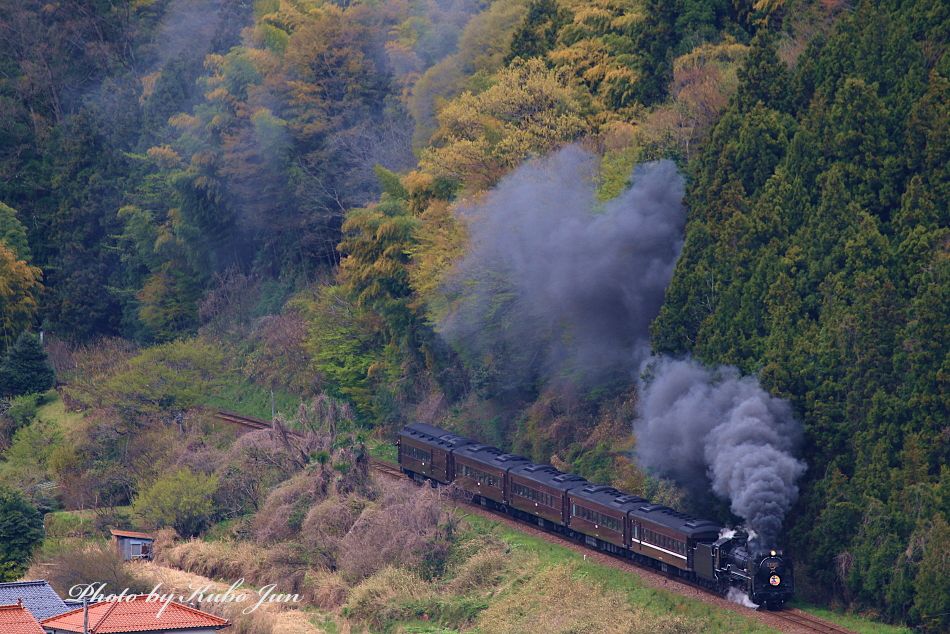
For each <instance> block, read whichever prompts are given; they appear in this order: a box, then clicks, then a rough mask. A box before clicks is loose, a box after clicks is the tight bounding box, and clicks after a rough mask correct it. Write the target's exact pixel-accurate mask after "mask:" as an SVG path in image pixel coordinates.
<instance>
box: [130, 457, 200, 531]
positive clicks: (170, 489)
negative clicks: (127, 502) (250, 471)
mask: <svg viewBox="0 0 950 634" xmlns="http://www.w3.org/2000/svg"><path fill="white" fill-rule="evenodd" d="M217 488H218V478H217V477H216V476H209V475H204V474H201V473H195V472H193V471H191V470H190V469H179V470H178V471H176V472H174V473H171V474H168V475H165V476H162V477H161V478H159V479H157V480H155V482H153V483H152V485H151V486H149V487H148V488H147V489H145V491H144V492H142V493H141V494H140V495H139V496H138V497H137V498H135V502H134V503H133V505H132V510H133V512H134V513H135V514H136V515H138V516H139V517H141V518H142V519H143V520H144V521H145V522H146V523H147V524H149V525H151V526H153V527H155V528H164V527H166V526H170V527H172V528H174V529H175V530H176V531H178V533H179V534H180V535H183V536H186V537H191V536H194V535H197V534H198V533H200V532H201V531H202V530H203V529H204V528H205V526H207V524H208V522H209V520H210V519H211V513H212V511H213V510H214V504H213V501H212V496H213V495H214V492H215V490H216V489H217Z"/></svg>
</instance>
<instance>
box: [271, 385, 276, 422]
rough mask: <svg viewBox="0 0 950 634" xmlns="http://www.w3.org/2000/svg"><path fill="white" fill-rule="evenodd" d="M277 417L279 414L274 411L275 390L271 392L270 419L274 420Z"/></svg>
mask: <svg viewBox="0 0 950 634" xmlns="http://www.w3.org/2000/svg"><path fill="white" fill-rule="evenodd" d="M275 416H277V412H276V411H274V390H271V391H270V419H271V420H274V417H275Z"/></svg>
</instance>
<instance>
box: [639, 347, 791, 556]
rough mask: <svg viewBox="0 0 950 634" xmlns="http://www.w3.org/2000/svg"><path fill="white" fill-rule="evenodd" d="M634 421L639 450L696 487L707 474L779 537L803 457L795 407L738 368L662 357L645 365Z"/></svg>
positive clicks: (759, 531) (767, 542)
mask: <svg viewBox="0 0 950 634" xmlns="http://www.w3.org/2000/svg"><path fill="white" fill-rule="evenodd" d="M645 376H646V377H647V378H646V379H645V380H644V381H643V382H642V383H641V390H640V402H639V404H638V419H637V421H636V422H635V423H634V433H635V434H636V437H637V457H638V459H639V461H640V463H641V464H642V465H643V466H645V467H647V468H648V469H649V470H651V471H652V472H654V473H657V474H660V475H663V476H667V477H671V478H673V479H675V480H677V481H678V482H681V483H683V484H685V485H687V486H691V487H692V488H694V489H704V488H705V483H706V480H707V479H708V481H709V482H710V483H711V485H712V490H713V492H714V493H716V495H718V496H720V497H722V498H724V499H728V500H729V501H730V503H731V509H732V512H733V513H735V514H736V515H738V516H739V517H741V518H743V519H744V520H745V521H746V523H747V524H748V527H749V528H750V529H751V530H752V531H754V532H755V534H756V535H757V536H758V540H759V541H760V542H761V544H762V546H764V547H768V546H771V545H774V544H775V543H776V539H777V537H778V534H779V532H780V530H781V528H782V520H783V519H784V518H785V514H786V513H787V512H788V510H789V509H790V508H791V506H792V504H794V503H795V500H796V499H797V498H798V486H797V485H796V481H797V480H798V478H799V477H800V476H801V475H802V474H803V473H804V472H805V468H806V466H805V463H804V462H802V461H800V460H798V459H796V458H795V455H794V453H795V451H796V449H797V448H798V445H799V443H800V442H801V438H802V427H801V425H800V424H799V422H798V421H797V420H796V419H795V417H794V415H793V413H792V409H791V406H790V405H789V403H788V402H787V401H785V400H783V399H780V398H776V397H774V396H771V395H770V394H768V392H766V391H765V390H764V389H762V387H761V386H760V385H759V382H758V381H757V380H756V379H755V378H754V377H750V376H741V374H740V373H739V371H738V370H737V369H736V368H734V367H729V366H721V367H719V368H716V369H709V368H707V367H705V366H703V365H701V364H699V363H697V362H696V361H693V360H691V359H683V360H677V359H670V358H664V357H660V358H658V359H656V360H654V361H653V362H652V363H650V365H649V366H648V367H647V368H646V371H645Z"/></svg>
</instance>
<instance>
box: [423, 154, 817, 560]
mask: <svg viewBox="0 0 950 634" xmlns="http://www.w3.org/2000/svg"><path fill="white" fill-rule="evenodd" d="M596 174H597V160H596V158H595V157H594V156H592V155H591V154H589V153H587V152H585V151H584V150H582V149H580V148H578V147H576V146H571V147H567V148H565V149H563V150H561V151H560V152H558V153H556V154H554V155H552V156H550V157H548V158H546V159H543V160H538V161H534V162H531V163H528V164H526V165H523V166H522V167H520V168H519V169H518V170H516V171H515V172H513V173H512V174H511V175H509V176H508V177H507V178H505V179H504V180H502V181H501V183H499V185H498V186H497V187H496V188H495V189H494V190H493V191H491V192H489V193H487V194H486V195H485V197H484V198H483V199H481V200H480V201H479V202H478V203H477V204H474V205H471V206H470V207H468V208H464V209H462V210H461V214H462V216H463V218H464V219H465V221H466V223H467V225H468V228H469V236H470V244H469V249H468V253H467V255H466V257H465V258H464V259H463V260H462V261H461V262H460V263H459V265H458V266H457V268H456V269H455V271H454V272H453V274H452V275H451V276H450V278H449V282H448V283H447V285H446V286H445V288H444V289H443V291H444V292H445V294H446V295H447V300H448V307H449V308H448V309H447V310H446V311H445V314H444V316H443V317H442V319H440V320H439V323H438V329H439V331H440V332H441V333H442V334H443V335H444V336H445V337H446V339H448V341H449V342H451V343H452V344H453V345H454V346H455V347H456V349H458V350H459V351H460V352H461V353H462V355H463V356H464V357H465V358H466V359H467V360H468V361H469V362H470V363H471V364H473V365H474V366H475V367H476V368H486V367H487V368H490V369H492V370H493V372H489V373H488V374H489V375H492V374H493V375H494V377H495V378H494V380H495V381H496V382H498V383H500V385H499V384H498V383H496V387H501V388H502V389H504V388H509V389H511V388H523V387H531V386H536V385H537V383H538V381H545V382H547V381H551V380H565V379H568V380H571V381H574V382H575V383H579V384H584V385H596V384H598V383H599V382H601V381H603V380H605V379H609V378H612V377H614V376H627V377H629V376H631V375H632V374H633V373H634V372H636V371H638V370H640V369H641V364H644V363H645V362H646V361H647V360H648V356H649V325H650V322H651V321H652V320H653V319H654V318H655V317H656V315H657V313H658V312H659V309H660V305H661V304H662V302H663V296H664V292H665V290H666V286H667V284H668V283H669V281H670V278H671V277H672V273H673V267H674V265H675V263H676V259H677V257H678V255H679V252H680V247H681V245H682V235H683V226H684V221H685V210H684V208H683V204H682V198H683V179H682V177H681V176H680V175H679V174H678V173H677V171H676V168H675V166H674V165H673V163H671V162H668V161H662V162H657V163H648V164H646V165H642V166H640V167H638V168H637V169H636V170H635V171H634V173H633V178H632V182H631V186H630V188H629V189H627V191H625V192H624V193H623V194H621V195H620V196H618V197H617V198H615V199H614V200H611V201H610V202H607V203H604V204H599V203H598V202H597V200H596V194H595V191H596V182H595V178H596ZM648 372H649V373H650V374H652V380H647V381H645V382H644V383H643V384H642V385H641V390H640V399H641V400H640V404H639V412H638V414H639V418H638V420H637V421H636V423H635V432H636V436H637V448H638V449H637V451H638V458H639V460H640V462H641V464H642V465H643V466H644V467H646V468H647V469H649V470H650V471H652V472H654V473H656V474H658V475H662V476H668V477H672V478H673V479H675V480H678V481H679V482H681V483H684V484H686V485H689V486H691V487H692V488H693V490H694V491H695V492H699V493H705V492H706V491H708V488H709V485H710V483H711V485H712V489H713V491H714V492H715V493H716V494H717V495H719V496H721V497H723V498H726V499H728V500H730V502H731V504H732V511H733V512H734V513H735V514H736V515H738V516H739V517H741V518H743V519H744V520H745V521H746V522H747V524H748V527H749V528H750V529H751V530H752V531H754V532H755V533H756V534H757V535H758V536H759V539H760V541H761V542H762V543H763V545H772V544H774V541H775V539H776V537H777V536H778V533H779V531H780V530H781V524H782V519H783V518H784V516H785V514H786V512H788V509H789V508H790V507H791V505H792V504H793V503H794V502H795V499H796V498H797V496H798V487H797V486H796V484H795V482H796V481H797V479H798V478H799V476H801V474H802V473H803V472H804V470H805V465H804V463H802V462H801V461H799V460H797V459H796V458H795V457H794V455H793V452H794V450H795V449H796V448H797V446H798V444H799V442H800V439H801V435H802V430H801V426H800V425H799V424H798V422H797V421H796V420H795V418H794V417H793V415H792V411H791V408H790V406H789V404H788V403H787V402H785V401H783V400H781V399H778V398H774V397H772V396H770V395H769V394H768V393H767V392H765V390H763V389H762V388H761V387H760V386H759V384H758V381H757V380H756V379H755V378H753V377H742V376H741V375H740V373H739V371H738V370H736V369H735V368H731V367H721V368H718V369H717V370H710V369H707V368H705V367H704V366H702V365H700V364H698V363H696V362H693V361H690V360H673V359H668V358H662V357H661V358H659V359H655V360H654V361H653V363H652V364H650V366H648ZM501 382H506V384H505V383H501ZM707 478H708V480H707Z"/></svg>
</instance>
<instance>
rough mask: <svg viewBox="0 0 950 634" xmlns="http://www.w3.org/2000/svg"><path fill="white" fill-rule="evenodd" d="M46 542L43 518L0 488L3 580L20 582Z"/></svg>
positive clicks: (0, 570)
mask: <svg viewBox="0 0 950 634" xmlns="http://www.w3.org/2000/svg"><path fill="white" fill-rule="evenodd" d="M42 541H43V517H42V516H41V515H40V513H39V511H37V510H36V508H34V507H33V506H32V505H31V504H30V503H29V502H27V501H26V500H25V499H24V498H23V496H22V495H20V493H19V492H17V491H15V490H13V489H11V488H9V487H5V486H0V580H2V581H14V580H16V579H19V578H20V575H22V574H23V573H24V572H25V571H26V568H27V566H28V564H29V562H30V557H31V556H32V554H33V550H34V549H35V548H36V547H37V546H38V545H39V544H40V542H42Z"/></svg>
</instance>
